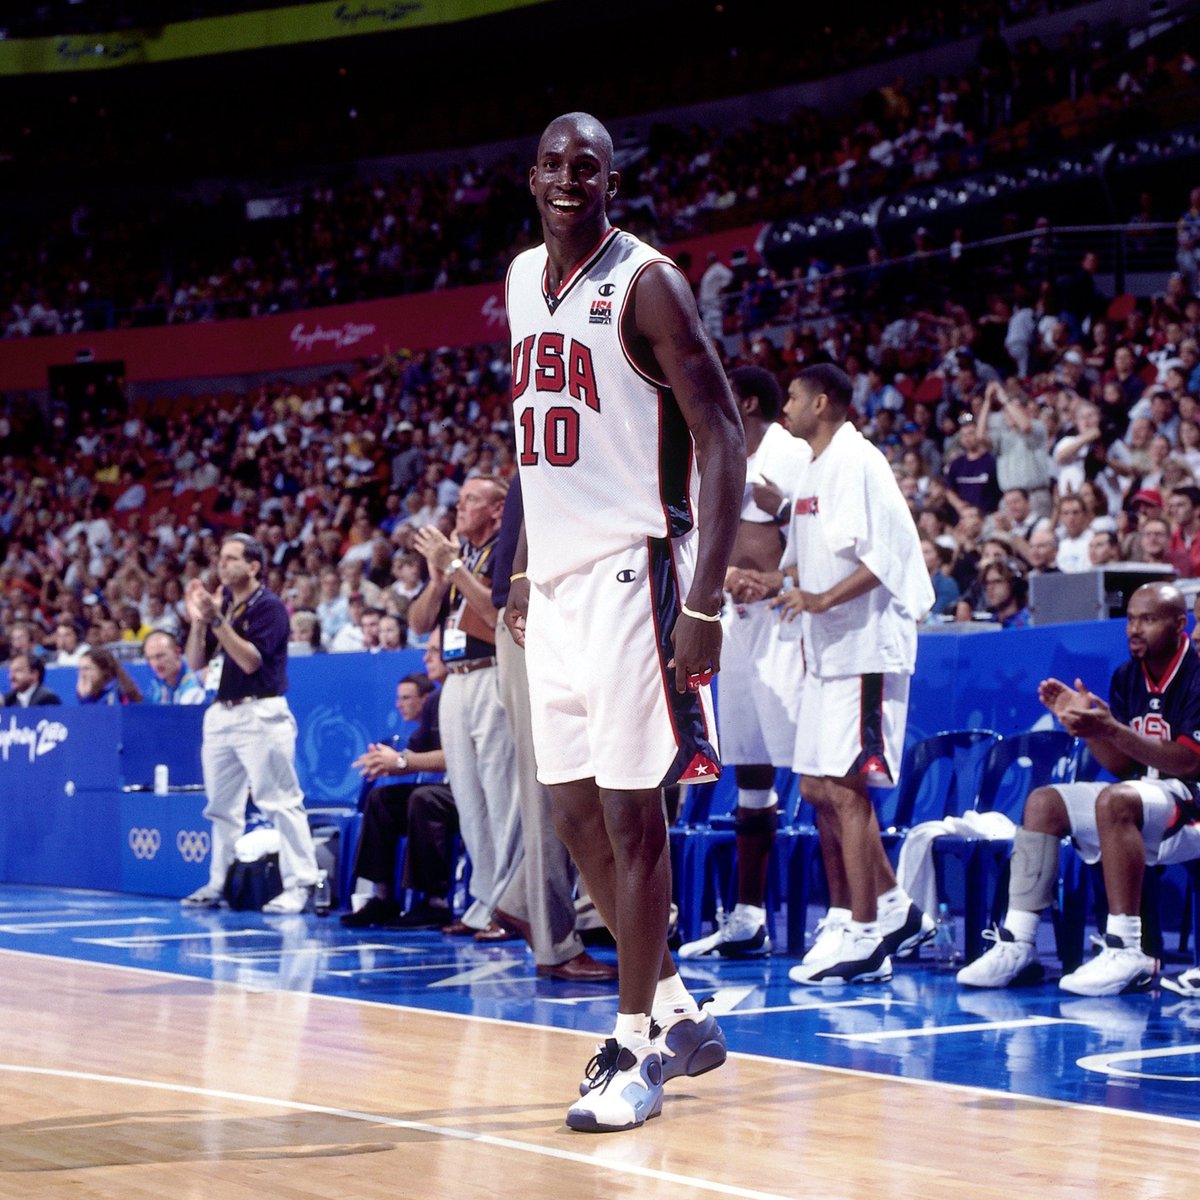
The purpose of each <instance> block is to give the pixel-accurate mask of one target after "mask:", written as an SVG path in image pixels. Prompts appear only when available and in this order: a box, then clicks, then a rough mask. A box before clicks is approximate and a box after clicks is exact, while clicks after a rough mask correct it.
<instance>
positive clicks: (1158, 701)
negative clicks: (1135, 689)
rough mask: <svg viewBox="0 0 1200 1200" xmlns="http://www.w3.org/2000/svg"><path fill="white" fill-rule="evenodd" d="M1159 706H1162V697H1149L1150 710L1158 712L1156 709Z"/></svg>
mask: <svg viewBox="0 0 1200 1200" xmlns="http://www.w3.org/2000/svg"><path fill="white" fill-rule="evenodd" d="M1160 708H1162V698H1161V697H1159V696H1151V697H1150V711H1151V712H1158V710H1159V709H1160Z"/></svg>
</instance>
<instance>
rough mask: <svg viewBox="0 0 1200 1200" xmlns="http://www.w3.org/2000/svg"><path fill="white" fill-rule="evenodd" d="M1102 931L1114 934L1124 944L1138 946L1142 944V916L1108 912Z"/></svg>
mask: <svg viewBox="0 0 1200 1200" xmlns="http://www.w3.org/2000/svg"><path fill="white" fill-rule="evenodd" d="M1104 932H1105V933H1111V934H1115V935H1116V936H1117V937H1119V938H1120V939H1121V941H1122V942H1123V943H1124V944H1125V945H1126V946H1138V947H1140V946H1141V944H1142V918H1141V917H1140V916H1138V917H1127V916H1121V915H1118V914H1114V913H1109V914H1108V921H1107V922H1106V924H1105V926H1104Z"/></svg>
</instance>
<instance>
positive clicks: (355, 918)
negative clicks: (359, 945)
mask: <svg viewBox="0 0 1200 1200" xmlns="http://www.w3.org/2000/svg"><path fill="white" fill-rule="evenodd" d="M399 915H400V905H398V904H397V903H396V902H395V901H394V900H380V898H379V897H378V896H372V897H371V898H370V900H368V901H367V902H366V904H364V905H363V906H362V908H360V909H359V910H358V912H348V913H342V915H341V917H340V918H339V920H340V921H341V922H342V924H343V925H345V926H346V928H347V929H377V928H379V927H380V926H382V925H387V924H388V923H389V922H391V921H394V920H396V918H397V917H398V916H399Z"/></svg>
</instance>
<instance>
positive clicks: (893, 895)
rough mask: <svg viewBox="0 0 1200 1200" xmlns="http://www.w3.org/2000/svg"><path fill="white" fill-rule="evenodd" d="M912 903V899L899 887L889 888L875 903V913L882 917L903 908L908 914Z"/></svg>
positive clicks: (897, 885)
mask: <svg viewBox="0 0 1200 1200" xmlns="http://www.w3.org/2000/svg"><path fill="white" fill-rule="evenodd" d="M911 903H912V897H911V896H910V895H909V894H908V893H907V892H906V891H905V890H904V889H903V888H902V887H901V886H900V885H899V884H896V886H895V887H894V888H888V890H887V891H886V892H884V893H883V895H882V896H880V897H879V898H878V899H877V900H876V901H875V911H876V912H877V913H878V914H879V915H880V916H881V917H882V916H883V915H884V914H885V913H891V911H892V910H893V909H895V908H901V909H903V910H904V911H905V912H908V906H909V905H910V904H911Z"/></svg>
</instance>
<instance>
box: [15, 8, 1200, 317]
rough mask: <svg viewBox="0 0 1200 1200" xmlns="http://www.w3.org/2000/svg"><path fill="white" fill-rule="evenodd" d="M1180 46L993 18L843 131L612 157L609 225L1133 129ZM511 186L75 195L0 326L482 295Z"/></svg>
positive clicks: (755, 214)
mask: <svg viewBox="0 0 1200 1200" xmlns="http://www.w3.org/2000/svg"><path fill="white" fill-rule="evenodd" d="M943 15H944V14H943ZM901 23H902V24H905V21H902V22H901ZM935 25H936V22H935ZM913 36H915V35H913ZM1182 42H1183V44H1184V45H1185V46H1186V44H1187V39H1186V38H1184V39H1182ZM1180 43H1181V39H1180V38H1179V37H1176V38H1175V39H1174V41H1173V42H1172V47H1173V51H1172V54H1171V56H1170V57H1169V58H1168V59H1167V60H1166V61H1160V59H1159V57H1158V56H1157V55H1156V54H1154V53H1152V52H1151V53H1147V52H1146V51H1145V49H1139V50H1138V51H1136V52H1135V51H1129V50H1128V49H1127V48H1126V46H1125V43H1124V40H1123V39H1122V38H1121V37H1119V36H1118V37H1117V38H1116V40H1115V41H1110V40H1105V39H1102V38H1100V37H1098V36H1097V35H1096V34H1095V32H1094V31H1093V30H1092V29H1091V28H1090V27H1089V26H1088V25H1087V24H1086V23H1085V22H1083V21H1079V22H1077V23H1076V24H1075V25H1074V27H1073V28H1072V29H1070V30H1069V31H1068V32H1067V33H1066V34H1065V35H1064V36H1063V38H1062V41H1061V44H1060V45H1058V46H1057V47H1054V48H1053V49H1052V48H1049V47H1047V46H1045V45H1044V44H1043V43H1042V42H1041V41H1040V40H1039V39H1038V38H1036V37H1030V38H1026V39H1023V40H1022V41H1020V42H1019V43H1018V44H1017V45H1016V46H1014V47H1012V48H1010V47H1009V44H1008V42H1007V41H1006V40H1005V38H1004V37H1003V36H1002V35H1001V33H1000V32H999V29H998V27H997V25H996V24H995V23H992V24H989V25H988V26H987V28H986V29H985V32H984V34H983V36H982V38H981V41H980V46H979V51H978V54H977V57H976V61H975V63H974V65H973V66H972V67H971V68H970V69H969V70H967V71H964V72H962V73H961V74H959V75H957V76H955V77H953V78H951V77H937V76H930V77H928V78H925V79H922V80H919V81H916V82H912V81H906V80H905V79H904V78H902V77H899V76H898V77H896V78H895V79H894V80H893V81H892V82H891V83H889V84H887V85H886V86H883V87H880V88H877V89H873V90H871V91H870V92H868V93H867V94H866V95H864V96H863V97H862V98H861V100H860V102H859V104H858V105H857V108H856V110H855V111H854V112H852V113H849V114H846V115H845V116H843V117H840V118H832V117H831V116H830V114H827V113H825V114H822V113H818V112H817V111H816V110H814V109H811V108H804V109H800V110H799V111H797V112H795V113H793V114H792V115H791V116H790V117H788V118H787V119H771V120H768V119H761V120H756V121H755V122H753V124H752V125H750V126H748V127H745V128H742V129H739V130H737V131H735V132H732V133H727V134H722V133H720V132H718V131H717V130H715V129H712V128H705V127H701V126H691V127H688V128H680V127H672V126H666V125H657V126H655V127H654V128H653V129H652V130H651V132H650V134H649V137H648V140H647V142H646V144H645V145H643V146H640V147H638V148H637V149H633V150H630V151H629V152H628V153H627V154H626V155H625V156H624V160H623V163H622V168H623V173H624V182H623V186H622V190H621V194H620V196H619V198H618V201H617V204H616V206H615V208H614V213H613V215H614V218H615V219H616V220H617V221H619V222H620V223H622V224H624V225H626V226H627V227H629V228H631V229H634V230H635V231H640V232H644V233H647V234H648V235H650V236H651V237H652V238H653V240H655V241H658V242H660V243H661V242H663V241H670V240H672V239H677V238H682V237H686V236H689V235H694V234H697V233H703V232H706V231H709V230H712V229H714V228H720V227H728V226H736V225H740V224H746V223H748V222H750V221H754V220H760V219H764V218H770V217H774V216H779V215H783V214H789V215H794V214H800V213H815V212H819V211H825V210H834V209H836V208H837V207H838V206H839V205H842V204H844V203H846V202H848V201H853V200H862V199H863V198H865V197H871V196H879V195H886V194H890V193H892V192H894V191H896V190H897V189H901V188H904V187H908V186H912V185H917V184H925V183H929V182H932V181H934V180H938V179H945V178H949V177H955V176H959V175H963V174H967V173H971V172H974V171H977V170H979V169H981V168H983V167H985V166H992V165H996V164H1002V163H1005V162H1010V161H1012V160H1014V159H1024V158H1027V157H1028V156H1030V155H1031V154H1032V155H1034V156H1036V155H1038V154H1044V153H1049V152H1051V151H1053V150H1055V149H1057V148H1058V147H1060V146H1062V145H1064V144H1066V143H1067V142H1069V141H1071V140H1082V141H1085V142H1095V141H1097V140H1098V139H1100V138H1104V137H1111V136H1112V135H1113V134H1114V132H1117V131H1125V132H1129V131H1130V130H1136V129H1137V128H1139V126H1138V123H1137V114H1139V113H1143V115H1145V109H1146V105H1147V103H1150V102H1153V101H1154V100H1155V99H1156V98H1161V97H1163V96H1167V97H1169V98H1170V99H1171V101H1172V103H1174V104H1178V103H1179V102H1180V98H1181V97H1185V96H1188V95H1191V94H1192V93H1193V92H1195V91H1196V89H1195V88H1194V86H1193V82H1192V81H1193V78H1194V75H1195V62H1194V60H1193V58H1192V57H1191V55H1190V54H1189V53H1188V52H1187V51H1186V49H1181V48H1180ZM902 44H904V39H903V37H898V40H897V41H896V47H897V49H899V48H900V47H901V45H902ZM526 171H527V164H526V163H524V162H521V161H518V160H517V158H516V157H515V156H513V155H506V156H504V157H502V158H500V159H498V160H496V161H492V162H486V163H485V162H479V161H475V160H472V159H467V160H465V161H464V162H463V163H460V164H459V165H456V166H454V167H450V168H446V169H432V168H431V169H424V170H418V169H411V170H401V171H399V172H397V173H396V174H394V175H392V176H391V177H390V178H378V179H376V180H373V181H370V182H363V181H354V182H349V183H345V182H343V183H340V184H337V185H332V184H321V185H311V186H309V187H307V188H300V187H297V188H295V189H294V192H293V194H291V195H287V196H283V197H277V208H276V209H275V210H273V211H276V213H277V215H275V216H273V217H265V218H262V219H255V220H251V219H250V218H249V216H248V214H247V211H246V209H245V205H244V202H243V201H242V200H241V199H240V198H236V197H234V196H232V195H226V196H225V197H223V198H222V199H220V200H215V201H208V202H206V203H203V204H201V203H198V202H191V201H189V202H177V203H174V204H172V203H167V204H163V203H161V201H158V200H156V202H155V203H154V204H153V205H147V206H146V207H145V208H144V209H140V210H139V207H138V206H137V205H136V204H135V205H131V204H130V201H129V197H128V195H126V194H122V195H121V197H120V199H119V200H117V201H109V202H105V201H104V200H102V199H100V198H99V197H98V196H95V195H92V196H90V198H84V197H82V196H81V197H79V198H78V200H77V201H76V202H75V203H74V204H73V205H71V206H70V207H69V208H65V209H62V210H60V211H58V212H57V214H54V213H53V210H51V215H48V214H47V213H46V212H45V211H41V212H38V213H37V214H36V217H34V218H32V221H33V227H32V228H29V229H21V228H19V227H16V228H13V229H12V230H11V231H10V234H9V237H8V244H7V246H6V247H5V248H4V253H3V255H2V256H0V329H2V330H3V333H4V335H5V336H8V337H21V336H37V335H43V334H54V333H61V332H75V331H79V330H83V329H95V328H105V327H109V326H112V325H125V324H134V325H148V324H163V323H177V322H186V321H196V320H213V319H219V318H222V317H239V316H253V315H259V314H263V313H270V312H279V311H290V310H292V309H297V308H306V307H314V306H318V305H323V304H330V303H339V302H348V301H354V300H362V299H372V298H375V297H378V296H383V295H395V294H398V293H401V292H412V291H425V290H430V289H438V288H444V287H449V286H457V285H462V284H469V283H478V282H486V281H494V280H496V279H498V278H500V277H501V276H502V273H503V270H504V268H505V266H506V265H507V263H508V262H509V261H510V260H511V257H512V255H513V253H514V252H515V251H516V250H518V249H520V248H523V247H524V246H525V245H526V244H527V243H528V242H529V240H530V238H531V237H532V236H533V233H534V231H533V228H532V208H531V205H530V203H529V197H528V191H527V187H526V186H525V176H526Z"/></svg>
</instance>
